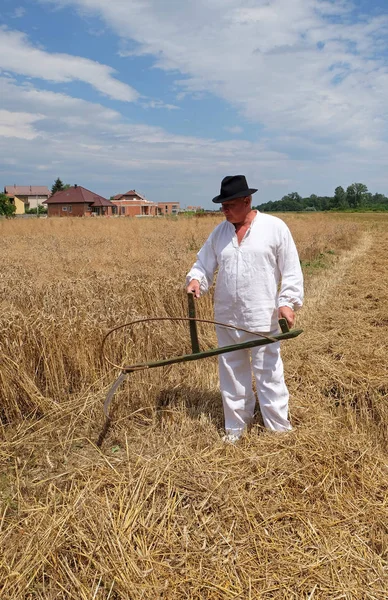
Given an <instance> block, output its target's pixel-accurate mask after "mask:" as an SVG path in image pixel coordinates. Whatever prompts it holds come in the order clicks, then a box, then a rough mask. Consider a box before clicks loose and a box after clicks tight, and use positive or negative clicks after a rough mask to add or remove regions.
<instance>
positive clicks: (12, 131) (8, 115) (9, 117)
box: [0, 109, 44, 140]
mask: <svg viewBox="0 0 388 600" xmlns="http://www.w3.org/2000/svg"><path fill="white" fill-rule="evenodd" d="M43 118H44V117H43V116H42V115H37V114H31V113H27V112H11V111H9V110H2V109H1V110H0V137H5V138H19V139H22V140H33V139H35V138H36V137H37V136H38V135H39V134H38V132H37V131H36V130H35V129H34V128H33V127H32V124H33V123H35V122H36V121H40V120H41V119H43Z"/></svg>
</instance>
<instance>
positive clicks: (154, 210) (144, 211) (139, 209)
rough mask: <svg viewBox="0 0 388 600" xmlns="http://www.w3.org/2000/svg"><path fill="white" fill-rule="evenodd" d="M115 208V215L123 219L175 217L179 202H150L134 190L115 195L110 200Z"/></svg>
mask: <svg viewBox="0 0 388 600" xmlns="http://www.w3.org/2000/svg"><path fill="white" fill-rule="evenodd" d="M112 202H113V204H115V205H116V206H117V214H118V215H121V216H123V217H155V216H158V215H176V214H178V212H179V208H180V207H179V202H158V203H156V202H151V200H147V198H145V197H144V196H143V195H142V194H139V192H137V191H136V190H129V192H126V193H125V194H117V195H116V196H113V198H112Z"/></svg>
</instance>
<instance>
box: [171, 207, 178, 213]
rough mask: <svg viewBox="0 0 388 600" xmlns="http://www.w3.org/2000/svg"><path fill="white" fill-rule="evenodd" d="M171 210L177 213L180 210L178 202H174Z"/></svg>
mask: <svg viewBox="0 0 388 600" xmlns="http://www.w3.org/2000/svg"><path fill="white" fill-rule="evenodd" d="M171 212H172V213H173V214H174V215H176V213H177V212H178V205H177V204H173V205H172V208H171Z"/></svg>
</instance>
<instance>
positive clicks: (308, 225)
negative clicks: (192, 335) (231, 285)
mask: <svg viewBox="0 0 388 600" xmlns="http://www.w3.org/2000/svg"><path fill="white" fill-rule="evenodd" d="M282 218H283V219H284V220H285V221H286V222H287V224H288V225H289V227H290V229H291V231H292V233H293V235H294V239H295V241H296V244H297V247H298V250H299V253H300V258H301V260H302V264H303V269H304V274H305V279H306V303H305V306H304V308H303V310H302V311H301V312H300V313H299V314H298V321H297V327H298V328H299V327H301V328H303V329H304V333H303V335H301V336H299V337H298V338H297V339H295V340H290V341H288V342H284V343H283V346H282V347H283V358H284V362H285V370H286V379H287V383H288V386H289V389H290V393H291V402H290V413H291V420H292V423H293V425H294V430H293V431H292V432H290V433H287V434H282V435H276V434H275V435H274V434H271V433H268V432H266V431H264V430H263V428H262V426H261V423H260V415H257V418H256V419H255V423H254V426H253V428H252V431H251V432H250V434H249V435H248V436H247V437H246V438H245V439H244V440H243V441H242V442H241V443H240V444H239V445H237V446H235V447H234V446H225V445H223V444H222V442H221V440H220V436H221V435H222V408H221V397H220V393H219V388H218V377H217V360H216V359H214V358H213V359H207V360H204V361H198V362H193V363H186V364H183V365H175V366H171V367H167V368H163V369H153V370H152V371H149V372H145V371H143V372H140V373H135V374H133V375H131V376H130V377H129V378H128V379H127V381H126V383H125V384H124V385H123V386H122V388H120V391H119V392H118V393H117V395H116V396H115V399H114V403H113V407H112V425H111V427H110V429H109V430H108V432H107V434H106V436H105V438H104V440H103V443H102V446H101V448H99V447H97V445H96V442H97V440H98V438H99V435H100V434H101V430H102V427H103V424H104V418H103V412H102V403H103V401H104V397H105V395H106V392H107V390H108V388H109V386H110V385H111V383H112V382H113V380H114V379H115V377H116V376H117V375H118V373H117V371H116V370H114V369H111V368H110V367H109V366H108V365H107V364H106V363H104V361H103V360H102V359H101V356H100V345H101V340H102V338H103V336H104V335H105V333H106V332H107V331H108V330H109V329H110V328H112V327H114V326H116V325H119V324H121V323H125V322H128V321H132V320H134V319H140V318H142V317H146V316H160V317H165V316H182V317H184V316H187V298H186V295H185V292H184V280H185V274H186V272H187V271H188V269H189V268H190V266H191V264H192V263H193V261H194V259H195V255H196V252H197V251H198V249H199V248H200V247H201V245H202V243H203V242H204V240H205V239H206V237H207V235H208V234H209V232H210V231H211V230H212V229H213V228H214V226H215V225H216V224H217V223H218V222H219V219H218V218H216V217H214V218H212V217H209V218H202V219H197V218H192V219H186V218H178V219H171V220H170V219H150V220H147V219H107V220H103V219H101V220H98V219H95V220H83V219H74V220H71V219H69V220H64V219H63V220H56V219H37V220H36V221H32V220H26V221H24V220H14V221H0V252H1V258H2V264H1V268H0V307H1V309H0V332H1V335H0V416H1V425H0V433H1V440H0V460H1V473H0V501H1V509H0V598H1V599H3V598H4V599H7V600H35V599H36V600H54V599H55V600H57V599H58V600H60V599H61V600H62V599H66V600H67V599H70V598H71V599H74V600H92V599H93V600H94V599H96V600H108V599H110V600H140V599H144V600H156V599H162V598H163V599H174V600H175V599H177V600H181V599H182V600H183V599H190V600H191V599H192V600H194V599H195V600H202V599H212V600H213V599H237V598H239V599H242V600H245V599H252V600H257V599H265V600H267V599H280V598H282V599H287V600H289V599H297V600H300V599H306V600H307V599H309V600H313V599H314V600H318V599H319V600H339V599H340V598H345V599H347V600H353V599H360V600H361V599H370V600H372V599H375V600H383V599H385V598H387V597H388V595H387V589H388V572H387V569H388V485H387V483H388V461H387V448H388V443H387V442H388V407H387V402H388V367H387V328H388V314H387V301H388V277H387V256H388V217H387V216H386V215H382V214H366V215H362V214H355V215H350V214H349V215H336V214H332V215H331V214H302V215H282ZM197 316H198V317H200V318H204V319H211V318H212V297H211V295H209V296H207V297H204V298H202V299H200V300H199V301H198V303H197ZM199 331H200V341H201V345H202V347H212V346H214V347H215V346H216V339H215V334H214V331H213V329H212V327H211V326H205V325H203V326H201V327H200V328H199ZM133 339H134V340H135V342H136V343H135V345H133V346H131V348H130V349H129V350H128V345H127V344H126V341H125V340H124V338H122V337H120V336H118V337H117V340H116V341H117V345H116V346H115V348H113V347H112V348H111V352H112V357H113V358H115V359H117V360H120V359H121V358H123V359H125V361H126V362H136V361H139V360H144V359H146V358H147V359H149V358H165V357H168V356H173V355H180V354H183V353H187V352H189V351H190V341H189V334H188V327H187V324H185V323H178V324H168V323H165V324H159V325H158V326H155V327H154V328H148V327H145V328H139V330H138V331H137V334H136V335H134V337H133ZM123 348H125V356H124V355H123V353H122V350H123Z"/></svg>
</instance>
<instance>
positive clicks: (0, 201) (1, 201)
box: [0, 194, 16, 219]
mask: <svg viewBox="0 0 388 600" xmlns="http://www.w3.org/2000/svg"><path fill="white" fill-rule="evenodd" d="M15 211H16V206H15V205H14V204H12V202H11V200H10V199H9V198H8V196H6V195H5V194H0V215H2V216H4V217H7V219H9V217H13V216H14V215H15Z"/></svg>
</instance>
